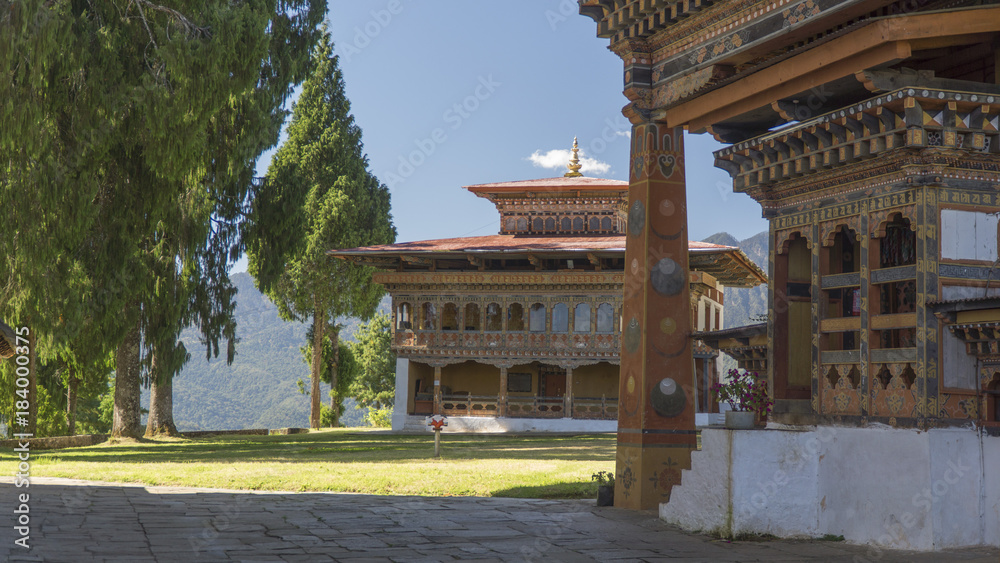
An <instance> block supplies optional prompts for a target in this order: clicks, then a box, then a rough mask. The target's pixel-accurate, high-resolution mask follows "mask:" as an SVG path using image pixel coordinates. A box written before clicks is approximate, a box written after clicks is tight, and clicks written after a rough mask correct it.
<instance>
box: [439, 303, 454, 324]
mask: <svg viewBox="0 0 1000 563" xmlns="http://www.w3.org/2000/svg"><path fill="white" fill-rule="evenodd" d="M441 330H458V305H455V304H454V303H445V304H444V310H443V311H442V312H441Z"/></svg>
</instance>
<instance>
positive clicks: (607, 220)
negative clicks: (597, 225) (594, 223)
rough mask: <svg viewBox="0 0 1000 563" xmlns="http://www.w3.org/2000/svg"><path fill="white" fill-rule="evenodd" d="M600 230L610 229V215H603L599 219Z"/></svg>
mask: <svg viewBox="0 0 1000 563" xmlns="http://www.w3.org/2000/svg"><path fill="white" fill-rule="evenodd" d="M601 230H602V231H610V230H611V217H605V218H604V219H601Z"/></svg>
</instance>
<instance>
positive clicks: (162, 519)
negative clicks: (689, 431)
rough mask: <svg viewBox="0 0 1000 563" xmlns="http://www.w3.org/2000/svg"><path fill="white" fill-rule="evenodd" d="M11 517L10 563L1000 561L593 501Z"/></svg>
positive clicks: (54, 507)
mask: <svg viewBox="0 0 1000 563" xmlns="http://www.w3.org/2000/svg"><path fill="white" fill-rule="evenodd" d="M0 491H2V493H0V511H4V512H6V513H7V514H8V517H7V518H8V520H7V521H8V522H11V523H13V522H14V521H15V518H16V517H17V515H16V514H14V510H15V509H16V508H17V507H18V505H19V503H18V495H19V494H22V493H26V492H27V493H28V494H29V495H30V499H29V503H28V504H29V509H30V512H29V515H30V536H29V544H30V545H31V549H30V550H26V549H24V548H22V547H20V546H18V545H15V544H14V540H15V539H17V538H18V537H19V536H18V533H17V531H16V530H14V527H13V526H14V525H15V524H7V525H3V526H0V530H2V531H0V561H47V562H57V563H63V562H65V563H76V562H88V561H121V562H128V563H139V562H145V561H165V562H171V561H179V562H182V563H197V562H199V561H206V562H208V561H211V562H214V561H261V562H309V563H312V562H320V561H347V562H352V563H361V562H365V561H373V562H374V561H379V562H385V561H393V562H399V563H404V562H412V563H422V562H437V561H484V562H485V561H565V562H570V563H572V562H593V561H601V562H603V561H609V562H616V563H626V562H633V561H635V562H664V563H667V562H669V563H694V562H702V563H704V562H738V561H739V562H742V561H767V562H796V561H822V562H831V563H856V562H873V563H874V562H893V563H895V562H907V563H910V562H914V563H932V562H933V563H938V562H952V561H954V562H968V563H997V562H998V561H1000V550H998V549H995V548H976V549H966V550H950V551H944V552H936V553H913V552H901V551H888V550H878V549H873V548H869V547H866V546H856V545H849V544H846V543H844V542H824V541H785V540H782V541H778V540H775V541H763V542H726V541H720V540H715V539H713V538H710V537H708V536H703V535H698V534H691V533H686V532H683V531H681V530H679V529H678V528H676V527H673V526H670V525H667V524H665V523H663V522H662V521H660V520H659V519H658V518H657V517H656V514H655V513H654V512H653V511H648V512H633V511H626V510H620V509H615V508H597V507H595V506H594V502H593V501H549V500H519V499H495V498H469V497H445V498H440V497H402V496H373V495H353V494H321V493H262V492H244V491H227V490H218V489H195V488H186V487H145V486H140V485H121V484H113V483H97V482H86V481H76V480H70V479H49V478H42V479H38V478H36V479H32V482H31V486H30V487H29V488H16V487H15V486H14V485H13V479H10V478H0Z"/></svg>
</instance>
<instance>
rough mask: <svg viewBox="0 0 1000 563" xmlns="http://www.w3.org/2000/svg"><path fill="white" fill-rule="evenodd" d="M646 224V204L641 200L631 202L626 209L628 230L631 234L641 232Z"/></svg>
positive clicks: (639, 233) (636, 234) (634, 234)
mask: <svg viewBox="0 0 1000 563" xmlns="http://www.w3.org/2000/svg"><path fill="white" fill-rule="evenodd" d="M645 226H646V206H645V205H643V204H642V202H641V201H637V202H635V203H633V204H632V207H631V208H629V210H628V232H629V233H630V234H631V235H632V236H639V235H641V234H642V229H643V228H644V227H645Z"/></svg>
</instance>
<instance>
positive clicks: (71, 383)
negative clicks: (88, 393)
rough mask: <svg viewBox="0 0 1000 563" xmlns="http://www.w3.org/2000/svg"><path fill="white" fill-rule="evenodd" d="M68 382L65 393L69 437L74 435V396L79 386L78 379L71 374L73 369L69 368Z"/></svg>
mask: <svg viewBox="0 0 1000 563" xmlns="http://www.w3.org/2000/svg"><path fill="white" fill-rule="evenodd" d="M69 370H70V372H69V380H68V381H67V385H66V387H67V391H66V427H67V428H68V432H67V434H69V435H70V436H75V435H76V396H77V392H76V391H77V387H78V386H79V385H80V378H78V377H77V376H76V374H75V373H73V368H69Z"/></svg>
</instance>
